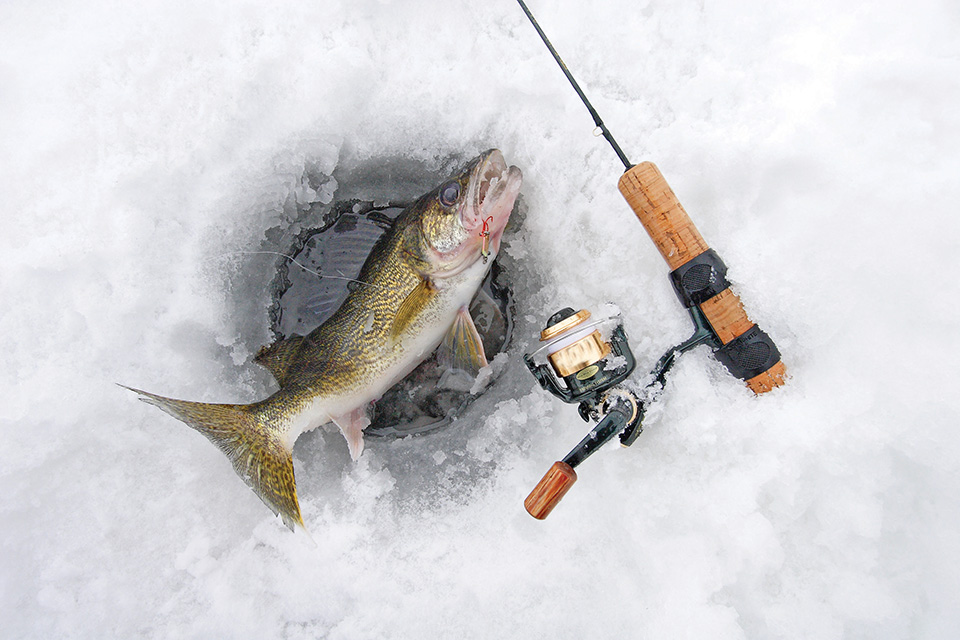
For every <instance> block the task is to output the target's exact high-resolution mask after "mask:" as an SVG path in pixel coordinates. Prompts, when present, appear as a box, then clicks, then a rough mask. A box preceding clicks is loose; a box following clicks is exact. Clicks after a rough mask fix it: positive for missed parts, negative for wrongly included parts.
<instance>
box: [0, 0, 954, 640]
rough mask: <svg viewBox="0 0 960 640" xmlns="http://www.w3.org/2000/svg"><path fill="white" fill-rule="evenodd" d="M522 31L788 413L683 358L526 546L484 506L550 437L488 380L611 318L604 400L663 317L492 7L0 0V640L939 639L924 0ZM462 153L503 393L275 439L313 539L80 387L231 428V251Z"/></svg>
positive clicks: (262, 388) (936, 150)
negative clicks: (636, 177) (506, 223)
mask: <svg viewBox="0 0 960 640" xmlns="http://www.w3.org/2000/svg"><path fill="white" fill-rule="evenodd" d="M529 4H530V8H531V10H532V11H533V12H534V14H535V15H536V16H537V18H538V20H539V22H540V24H541V25H542V26H543V28H544V29H545V30H546V32H547V33H548V35H549V36H550V37H551V38H552V39H553V42H554V44H555V46H556V47H557V49H558V50H559V52H560V54H561V55H562V56H563V58H564V60H565V62H566V63H567V65H568V66H569V67H570V69H571V70H572V71H573V73H574V74H575V75H576V76H577V78H578V80H579V81H580V84H581V85H582V86H583V88H584V90H585V91H586V92H587V94H588V95H589V97H590V98H591V100H592V101H593V102H594V105H595V106H596V107H597V109H598V110H599V112H600V113H601V115H602V116H603V118H604V120H605V122H606V123H607V125H608V126H609V127H610V129H611V131H612V132H613V133H614V135H615V136H616V137H617V139H618V141H619V143H620V145H621V146H622V147H623V149H624V150H625V151H626V153H627V154H628V155H629V157H630V158H631V160H633V161H634V162H639V161H641V160H652V161H654V162H655V163H656V164H657V165H658V166H659V167H660V169H661V170H662V172H663V173H664V175H665V177H666V178H667V180H668V181H669V182H670V184H671V185H672V186H673V188H674V190H675V191H676V193H677V194H678V196H679V197H680V199H681V201H682V202H683V203H684V206H685V208H686V210H687V211H688V212H689V213H690V214H691V216H692V217H693V219H694V220H695V222H696V223H697V225H698V227H699V228H700V231H701V232H702V233H703V235H704V237H705V238H706V239H707V240H708V242H709V243H710V244H711V245H712V246H713V247H714V248H715V249H716V250H717V251H718V252H719V253H720V255H721V256H723V258H724V260H725V262H726V263H727V265H728V266H729V268H730V271H729V277H730V279H731V280H732V281H733V282H734V286H735V288H736V290H737V291H738V292H739V294H740V295H741V297H742V299H743V300H744V303H745V304H746V306H747V308H748V310H749V312H750V314H751V317H752V318H753V319H754V320H756V321H757V322H758V323H759V324H760V325H761V326H762V327H764V328H765V329H766V331H767V332H768V333H769V334H770V335H771V336H772V337H773V338H774V340H775V341H776V342H777V344H778V346H779V347H780V350H781V351H782V353H783V358H784V362H785V363H786V365H787V367H788V370H789V373H790V376H791V377H790V379H789V381H788V383H787V384H786V385H785V386H784V387H782V388H781V389H779V390H777V391H775V392H772V393H769V394H766V395H764V396H761V397H757V396H754V395H753V394H752V393H751V392H750V391H749V390H748V389H747V388H746V387H745V386H744V385H743V383H742V382H740V381H739V380H736V379H734V378H733V377H731V376H730V375H728V374H727V373H726V371H725V370H724V369H723V367H722V365H720V364H719V363H718V362H717V361H716V360H715V358H714V357H713V356H712V354H711V353H710V352H709V350H707V349H706V348H700V349H698V350H696V351H693V352H691V353H688V354H686V355H685V356H683V358H682V359H681V360H680V362H679V363H678V365H677V366H676V368H675V369H674V371H673V373H672V375H671V377H670V379H669V381H668V383H667V386H666V389H665V390H664V393H663V394H662V396H661V397H660V399H659V401H658V402H657V404H655V405H654V406H653V407H652V408H651V409H650V412H649V415H648V418H647V421H646V429H645V431H644V433H643V435H641V437H640V439H639V440H638V441H637V443H636V444H634V446H633V447H631V448H628V449H624V448H621V447H619V446H616V445H614V444H611V445H608V446H607V447H605V448H603V449H601V450H600V452H598V453H597V454H595V455H594V456H593V457H592V458H590V459H589V460H587V461H586V462H584V463H583V464H582V465H581V466H580V467H579V468H578V473H579V476H580V479H579V481H578V483H577V484H576V485H575V486H574V488H573V490H572V491H571V492H570V493H569V494H568V496H567V497H566V498H565V499H564V500H563V502H562V503H561V504H560V505H559V506H558V507H557V509H556V510H555V511H554V512H553V514H551V515H550V517H549V518H548V519H546V520H544V521H542V522H541V521H536V520H534V519H533V518H531V517H530V516H529V515H527V514H526V512H525V511H524V510H523V505H522V503H523V499H524V497H525V496H526V494H527V493H528V492H529V490H530V489H531V488H532V487H533V486H534V485H535V484H536V482H537V481H538V480H539V479H540V477H541V475H542V474H543V473H544V472H545V471H546V470H547V469H548V468H549V466H550V465H551V464H552V463H553V461H555V460H558V459H560V458H561V457H562V456H563V455H564V454H566V453H567V451H569V449H570V448H571V447H573V446H574V445H575V444H576V443H577V442H578V441H579V440H580V438H581V437H582V436H583V435H584V434H585V433H586V431H587V430H588V425H586V424H585V423H583V422H582V421H581V420H580V418H579V417H578V415H577V411H576V409H575V407H572V406H568V405H564V404H563V403H561V402H560V401H558V400H556V399H555V398H553V397H552V396H549V395H548V394H546V393H545V392H543V391H542V390H540V389H539V388H537V387H536V386H535V382H534V380H533V378H532V376H530V375H529V373H528V372H527V371H526V370H525V369H524V367H523V364H522V361H521V356H522V354H523V353H524V352H525V351H531V350H533V349H534V348H536V346H535V345H536V340H537V336H536V333H537V331H538V330H539V328H540V326H541V324H542V323H543V321H544V320H545V319H546V317H547V316H549V315H550V314H552V313H553V312H554V311H556V310H557V309H559V308H561V307H564V306H573V307H577V308H581V307H588V308H595V307H597V306H599V305H602V304H604V303H606V302H608V301H609V302H613V303H615V304H616V305H618V306H619V307H620V308H621V309H622V310H623V314H624V320H625V324H626V330H627V334H628V336H629V338H630V340H631V344H632V345H633V347H634V350H635V354H636V356H637V359H638V362H639V369H640V371H645V370H648V369H649V368H650V367H652V366H653V364H654V363H655V362H656V360H657V358H658V357H659V356H660V354H661V353H663V352H664V351H665V350H666V349H667V348H669V347H670V346H671V345H673V344H676V343H678V342H680V341H682V340H683V339H684V338H686V337H687V335H688V334H689V332H690V331H691V326H690V322H689V320H688V318H687V317H686V314H685V312H684V311H683V309H682V308H681V307H680V305H679V303H678V302H677V300H676V298H675V296H674V294H673V292H672V290H671V288H670V285H669V282H668V279H667V267H666V264H665V263H664V261H663V260H662V258H661V257H660V255H659V254H658V253H657V252H656V250H655V248H654V246H653V243H652V242H651V241H650V239H649V237H648V236H647V235H646V233H645V231H644V229H643V228H642V226H641V225H640V224H639V223H638V222H637V220H636V218H635V217H634V215H633V213H632V212H631V211H630V209H629V207H628V206H627V205H626V203H625V202H624V201H623V199H622V197H621V195H620V193H619V192H618V190H617V188H616V183H617V179H618V177H619V176H620V174H621V172H622V171H623V167H622V165H621V164H620V163H619V161H618V159H617V157H616V155H615V154H614V152H613V151H612V150H611V149H610V147H609V146H608V145H607V144H606V142H605V141H604V140H603V139H602V138H597V137H595V136H593V135H592V129H593V123H592V121H591V120H590V117H589V115H588V114H587V112H586V110H585V109H584V107H583V105H582V104H581V103H580V102H579V101H578V100H577V98H576V96H575V94H574V93H573V91H572V90H571V88H570V87H569V85H568V84H567V82H566V80H565V79H564V78H563V75H562V74H561V72H560V70H559V69H558V68H557V66H556V64H555V63H554V61H553V60H552V59H551V58H550V56H549V54H548V52H547V51H546V49H545V48H544V47H543V45H542V43H541V42H540V41H539V39H538V38H537V36H536V33H535V32H534V31H533V29H532V27H531V26H530V25H529V23H527V21H526V18H525V17H524V15H523V13H522V12H521V10H520V8H519V7H518V6H517V5H516V3H514V2H512V1H511V0H502V1H498V2H473V3H453V2H448V1H442V0H416V1H412V0H411V1H407V2H399V1H397V2H390V1H387V0H384V1H374V0H351V1H350V2H344V1H334V0H325V1H324V0H321V1H319V2H263V1H246V2H243V1H241V2H226V1H223V0H211V1H208V2H181V1H163V2H161V1H159V0H145V1H143V2H131V3H117V2H103V1H101V0H90V1H88V2H82V3H81V2H36V1H34V2H25V1H22V0H8V1H6V2H4V3H3V4H2V6H0V193H2V200H0V202H2V204H0V225H2V226H0V229H2V231H0V265H2V268H0V274H2V276H0V299H2V301H3V302H2V306H0V353H3V361H4V365H5V366H3V367H2V368H0V389H2V399H3V401H2V402H0V429H2V431H0V433H2V436H0V437H2V442H0V619H2V624H0V628H2V631H0V636H2V637H10V638H53V637H78V638H109V637H116V638H131V637H156V638H173V637H191V638H211V637H219V638H223V637H231V638H248V637H249V638H253V637H276V638H330V639H372V638H698V639H699V638H714V639H735V638H818V639H833V638H954V637H956V634H957V632H958V629H960V610H958V609H957V606H956V603H957V602H958V601H960V579H958V567H960V531H958V529H960V506H958V500H957V495H958V494H960V464H958V462H957V461H958V460H960V435H958V431H957V424H958V416H960V411H958V410H960V394H958V391H957V389H958V385H957V382H958V374H957V372H956V368H955V366H956V365H955V358H956V355H957V354H958V353H960V344H958V343H960V338H958V321H957V317H958V310H960V309H958V300H960V287H958V286H957V284H956V283H955V282H953V281H952V280H951V278H952V277H953V275H951V274H954V275H955V274H956V273H958V272H960V257H958V256H960V251H958V249H960V233H958V232H960V220H958V218H957V211H958V205H957V203H958V202H960V180H958V176H960V151H958V147H960V106H958V105H960V38H958V37H957V34H958V33H960V9H958V6H957V5H956V4H955V3H950V2H941V1H939V0H918V1H917V2H913V3H911V4H910V6H909V8H905V7H904V5H903V3H900V2H894V1H892V0H879V1H876V2H869V3H868V2H818V1H817V0H813V1H812V2H811V1H805V2H799V1H798V0H772V1H770V0H764V1H759V0H747V1H746V2H739V1H738V2H734V1H732V0H707V1H700V2H684V3H679V2H666V1H664V0H650V1H645V2H639V3H638V2H635V1H628V0H611V1H610V2H604V3H599V4H598V3H584V2H575V1H573V0H530V2H529ZM490 147H497V148H499V149H501V150H502V151H503V153H504V155H505V157H506V158H507V160H508V162H510V163H511V164H516V165H517V166H519V167H520V168H521V169H522V170H523V172H524V176H525V180H524V185H523V188H522V192H521V198H522V202H521V206H522V208H523V215H522V216H518V221H517V224H514V225H513V226H512V227H510V228H509V229H508V231H507V234H506V236H505V239H504V248H503V251H502V253H501V259H502V260H503V261H504V264H505V267H507V268H509V269H511V271H512V273H513V276H512V277H513V285H514V293H515V296H516V305H517V308H516V314H517V320H518V323H517V328H516V335H515V339H514V342H513V345H512V346H511V348H510V350H509V352H508V353H507V354H505V356H503V357H502V358H500V359H498V361H497V362H498V363H499V364H498V366H502V367H503V372H502V374H501V375H500V378H499V379H498V380H497V382H496V383H495V384H494V385H493V386H492V387H491V389H490V390H489V391H488V392H486V393H484V394H483V395H482V396H481V397H480V398H479V399H478V400H477V401H476V402H475V403H474V404H473V405H471V407H470V409H469V410H468V411H467V412H465V414H464V415H461V416H460V417H459V418H458V419H457V420H456V421H455V423H454V424H453V425H451V426H450V427H448V428H446V429H444V430H442V431H440V432H436V433H432V434H427V435H424V436H419V437H410V438H405V439H387V438H380V439H371V440H369V441H368V446H367V449H366V451H365V452H364V454H363V456H362V457H361V459H360V460H359V462H357V463H353V462H352V461H351V460H350V457H349V454H348V452H347V447H346V444H345V443H344V441H343V438H342V437H341V436H340V435H339V433H338V432H336V430H334V429H328V428H321V429H319V430H317V431H314V432H311V433H310V434H307V435H305V436H303V437H302V438H301V439H300V440H299V441H298V443H297V446H296V449H295V454H294V455H295V466H296V472H297V481H298V482H297V484H298V493H299V496H300V503H301V506H302V507H303V512H304V520H305V522H306V524H307V527H308V528H309V530H310V532H311V535H312V537H313V540H314V541H315V543H316V544H315V545H314V544H312V543H311V541H310V540H309V539H308V538H307V537H306V536H304V535H302V534H295V533H291V532H290V531H289V530H287V529H286V527H284V526H283V525H282V523H281V522H280V520H279V519H277V518H275V517H274V516H273V515H272V514H271V513H270V512H269V511H268V510H267V509H266V508H265V507H264V506H263V504H262V503H261V502H260V501H259V500H258V499H257V497H256V496H255V495H254V494H253V493H252V492H251V491H250V490H249V489H248V488H247V487H246V486H245V485H244V484H243V482H241V481H240V480H239V479H238V478H237V477H236V475H235V474H234V473H233V470H232V469H231V466H230V463H229V461H228V460H227V459H226V458H225V457H224V456H223V455H222V454H221V453H220V452H219V451H218V450H217V449H216V448H215V447H213V446H211V445H210V443H209V442H207V441H206V440H205V439H204V438H203V437H201V436H200V435H199V434H197V433H196V432H193V431H191V430H190V429H188V428H187V427H186V426H184V425H183V424H181V423H179V422H177V421H176V420H174V419H172V418H170V417H169V416H167V415H165V414H163V413H161V412H159V411H157V410H156V409H155V408H153V407H150V406H148V405H145V404H143V403H140V402H137V401H136V398H135V396H134V395H133V394H131V393H129V392H128V391H125V390H124V389H122V388H120V387H118V386H116V384H115V383H123V384H128V385H133V386H137V387H140V388H144V389H148V390H150V391H154V392H156V393H161V394H164V395H169V396H174V397H183V398H189V399H194V400H202V401H219V402H249V401H252V400H255V399H259V398H262V397H264V396H265V395H266V394H268V393H270V392H271V391H272V389H273V388H274V386H273V383H272V382H271V380H270V378H269V374H268V373H267V372H266V371H265V370H263V369H261V368H259V367H258V366H257V365H255V364H253V363H252V362H251V357H252V355H253V354H254V353H255V351H256V349H257V348H258V347H259V346H260V345H261V344H263V343H265V342H267V341H269V339H270V332H269V322H268V318H267V308H268V306H269V304H270V299H269V293H268V291H267V285H268V284H269V282H270V280H271V279H272V277H273V269H274V264H275V256H269V255H263V254H257V253H255V252H260V251H269V250H281V249H280V247H281V245H282V240H283V238H284V237H286V236H285V235H284V234H290V233H294V232H295V230H291V229H290V226H291V224H292V223H293V221H294V220H295V219H296V217H297V215H298V213H299V212H300V211H301V210H302V209H303V207H304V206H307V205H310V204H311V203H316V202H329V201H330V200H331V199H332V198H333V197H335V193H336V190H337V188H338V187H339V186H342V184H343V183H344V181H345V180H349V179H350V176H356V175H357V173H356V172H357V171H359V170H361V169H362V168H364V167H367V168H369V167H376V166H377V165H378V164H380V163H383V164H387V165H390V166H396V165H395V164H391V163H396V162H397V161H398V159H402V160H403V161H404V162H409V163H411V165H410V166H412V167H415V168H416V169H417V171H422V173H423V175H435V174H440V173H443V172H444V171H447V170H450V169H452V168H453V166H454V165H455V162H456V161H458V160H462V159H466V158H468V157H470V156H472V155H475V154H476V153H478V152H480V151H482V150H484V149H487V148H490ZM364 170H365V171H368V175H373V173H375V172H373V173H369V171H370V170H369V169H364ZM389 182H390V181H389V175H386V176H384V177H383V182H382V184H381V187H382V188H380V189H379V190H378V189H377V188H374V189H372V191H371V195H370V197H371V198H389V197H390V195H391V194H390V191H389V190H390V183H389Z"/></svg>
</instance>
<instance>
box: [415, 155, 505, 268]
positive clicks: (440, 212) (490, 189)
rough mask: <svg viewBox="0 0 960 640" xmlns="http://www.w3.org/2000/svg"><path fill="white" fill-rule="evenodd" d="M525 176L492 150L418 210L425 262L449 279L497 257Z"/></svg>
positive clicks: (419, 204)
mask: <svg viewBox="0 0 960 640" xmlns="http://www.w3.org/2000/svg"><path fill="white" fill-rule="evenodd" d="M522 179H523V178H522V174H521V173H520V169H518V168H517V167H508V166H507V163H506V161H505V160H504V158H503V154H502V153H501V152H500V151H499V150H498V149H491V150H489V151H487V152H485V153H483V154H481V155H480V156H479V157H477V158H475V159H473V160H472V161H471V162H470V163H469V164H468V165H467V167H466V168H465V169H464V170H463V171H461V172H460V173H459V174H458V175H456V176H453V177H451V178H450V179H449V180H447V181H445V182H443V183H442V184H441V185H440V186H439V187H437V188H436V189H434V190H433V191H431V192H430V193H427V194H426V195H424V196H423V197H422V198H420V200H418V201H417V203H416V204H415V205H414V209H415V210H416V213H417V214H418V215H417V221H418V224H417V230H418V236H419V243H418V244H419V252H418V253H419V254H420V256H419V257H420V258H421V259H422V260H423V261H424V262H425V263H426V264H427V265H429V268H428V270H429V272H430V274H431V275H432V276H434V277H436V278H444V277H449V276H453V275H456V274H458V273H461V272H463V271H464V270H466V269H467V268H469V267H470V266H472V265H473V264H475V263H476V262H477V261H478V260H481V259H483V260H489V259H492V258H494V257H496V255H497V252H498V251H499V250H500V240H501V238H502V237H503V230H504V228H505V227H506V226H507V221H508V220H509V219H510V214H511V213H512V212H513V205H514V202H515V201H516V199H517V194H518V193H519V192H520V183H521V182H522Z"/></svg>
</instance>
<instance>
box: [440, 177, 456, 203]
mask: <svg viewBox="0 0 960 640" xmlns="http://www.w3.org/2000/svg"><path fill="white" fill-rule="evenodd" d="M459 197H460V184H459V183H457V182H448V183H447V184H445V185H443V186H442V187H440V204H442V205H443V206H445V207H452V206H453V205H454V204H456V202H457V199H458V198H459Z"/></svg>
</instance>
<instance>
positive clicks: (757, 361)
mask: <svg viewBox="0 0 960 640" xmlns="http://www.w3.org/2000/svg"><path fill="white" fill-rule="evenodd" d="M714 354H715V355H716V356H717V360H719V361H720V362H722V363H723V364H724V366H725V367H726V368H727V369H728V370H729V371H730V373H732V374H733V375H734V376H736V377H737V378H740V379H741V380H749V379H750V378H752V377H754V376H758V375H760V374H761V373H763V372H764V371H766V370H768V369H769V368H770V367H772V366H773V365H775V364H777V362H779V361H780V350H779V349H777V345H775V344H774V343H773V340H771V339H770V336H768V335H767V334H766V333H765V332H764V331H763V329H761V328H760V327H758V326H756V325H754V326H753V327H752V328H751V329H748V330H747V331H746V332H745V333H743V334H742V335H739V336H737V337H736V338H734V339H733V340H731V341H730V342H728V343H727V344H725V345H723V346H722V347H719V348H717V349H716V350H715V351H714Z"/></svg>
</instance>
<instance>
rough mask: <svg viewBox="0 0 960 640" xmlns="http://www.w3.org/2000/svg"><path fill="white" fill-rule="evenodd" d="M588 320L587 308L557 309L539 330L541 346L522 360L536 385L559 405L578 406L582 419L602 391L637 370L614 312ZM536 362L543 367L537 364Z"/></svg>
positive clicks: (597, 402)
mask: <svg viewBox="0 0 960 640" xmlns="http://www.w3.org/2000/svg"><path fill="white" fill-rule="evenodd" d="M591 318H592V315H591V313H590V312H589V311H588V310H586V309H581V310H580V311H574V310H573V309H572V308H571V307H566V308H564V309H561V310H560V311H558V312H556V313H555V314H553V315H552V316H550V319H549V320H547V324H546V326H545V327H544V329H543V331H541V332H540V342H542V343H545V344H543V345H542V346H541V347H540V348H539V349H537V350H536V351H534V352H533V353H528V354H526V355H524V356H523V361H524V363H525V364H526V365H527V368H528V369H529V370H530V373H532V374H533V376H534V377H535V378H536V379H537V381H538V382H539V383H540V386H541V387H543V388H544V389H546V390H547V391H549V392H550V393H552V394H553V395H555V396H557V397H558V398H560V399H561V400H563V401H564V402H568V403H580V405H581V406H580V415H581V416H582V417H583V419H584V420H589V419H590V416H591V414H593V413H594V412H595V410H596V408H597V405H600V404H601V403H602V401H603V396H604V393H605V392H606V391H607V390H608V389H610V388H611V387H614V386H616V385H617V384H620V383H621V382H622V381H623V380H624V379H626V378H627V377H628V376H629V375H630V374H631V373H633V369H634V368H635V367H636V360H635V359H634V357H633V352H632V351H630V345H629V343H628V342H627V336H626V334H625V333H624V331H623V322H622V321H621V319H620V316H619V314H617V315H613V316H609V317H602V318H599V319H595V320H593V319H591ZM604 333H609V337H608V338H605V337H604ZM541 358H544V359H545V360H546V364H540V363H539V362H538V361H539V360H540V359H541Z"/></svg>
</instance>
